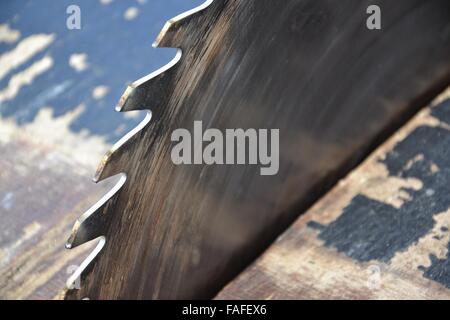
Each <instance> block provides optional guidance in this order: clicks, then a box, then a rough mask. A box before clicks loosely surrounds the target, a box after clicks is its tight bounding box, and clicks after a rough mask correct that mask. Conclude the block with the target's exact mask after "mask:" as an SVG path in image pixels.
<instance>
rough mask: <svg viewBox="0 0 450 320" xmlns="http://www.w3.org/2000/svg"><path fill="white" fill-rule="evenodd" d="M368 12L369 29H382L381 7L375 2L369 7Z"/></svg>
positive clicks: (367, 23) (367, 24)
mask: <svg viewBox="0 0 450 320" xmlns="http://www.w3.org/2000/svg"><path fill="white" fill-rule="evenodd" d="M366 13H367V14H369V17H368V18H367V20H366V26H367V29H369V30H380V29H381V8H380V7H379V6H377V5H375V4H372V5H370V6H368V7H367V10H366Z"/></svg>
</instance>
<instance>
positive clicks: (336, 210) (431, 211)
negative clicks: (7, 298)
mask: <svg viewBox="0 0 450 320" xmlns="http://www.w3.org/2000/svg"><path fill="white" fill-rule="evenodd" d="M449 152H450V90H448V91H447V92H446V93H444V94H443V95H442V96H440V97H439V98H438V99H437V100H436V101H435V103H434V104H433V106H432V107H429V108H427V109H424V110H423V111H422V112H421V113H420V114H419V115H417V116H416V117H415V118H414V119H413V120H411V121H410V122H409V123H408V124H407V125H406V126H404V127H403V128H402V129H401V130H399V131H398V132H397V133H396V134H395V135H394V136H393V137H392V138H391V139H389V140H388V141H387V142H386V143H384V144H383V145H382V146H381V147H380V148H379V149H377V150H376V151H375V152H374V153H373V154H372V155H371V156H370V157H369V158H368V159H367V160H365V161H364V163H363V164H362V165H360V166H359V167H358V168H357V169H356V170H354V171H353V172H352V173H351V174H350V175H348V176H347V177H346V178H345V179H343V180H342V181H340V183H339V184H338V185H337V186H336V187H335V188H333V190H331V191H330V192H329V193H328V194H327V195H326V196H325V197H323V198H322V199H321V200H320V201H319V202H317V203H316V204H315V205H314V206H313V207H312V208H311V209H310V210H308V211H307V212H306V213H305V214H304V215H303V216H302V217H300V218H299V219H298V220H297V221H296V222H295V223H294V224H293V225H292V226H291V227H290V228H289V229H288V230H287V231H286V232H284V233H283V234H282V235H281V236H280V237H279V238H278V240H277V241H276V242H275V243H274V244H273V245H272V246H271V247H270V248H269V249H268V250H267V251H266V252H265V253H264V254H263V255H262V256H261V257H260V258H258V260H257V261H256V262H254V263H253V264H252V265H251V266H249V267H248V268H247V269H246V270H245V271H244V272H242V273H241V274H240V275H239V276H238V277H237V278H236V279H235V280H234V281H232V282H231V283H230V284H228V285H227V287H225V288H224V289H223V290H222V291H221V292H220V293H219V295H218V296H217V297H216V298H217V299H241V298H243V299H277V298H289V299H339V298H348V299H388V298H389V299H406V298H413V299H416V298H417V299H436V298H439V299H440V298H444V299H450V254H449V248H450V242H449V241H450V233H449V228H450V153H449Z"/></svg>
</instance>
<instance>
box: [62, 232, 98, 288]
mask: <svg viewBox="0 0 450 320" xmlns="http://www.w3.org/2000/svg"><path fill="white" fill-rule="evenodd" d="M105 243H106V239H105V237H104V236H101V237H99V241H98V243H97V245H96V246H95V248H94V250H93V251H92V252H91V253H89V255H88V256H87V257H86V259H84V261H83V262H82V263H81V264H80V266H79V267H78V268H77V269H76V270H75V272H74V273H72V275H71V276H70V277H69V278H68V279H67V281H66V287H67V289H69V290H73V289H78V288H76V284H77V282H79V281H80V280H81V277H82V276H83V274H84V272H85V271H86V269H87V268H88V267H89V266H90V264H91V262H92V261H93V260H94V259H95V258H97V257H98V255H99V253H100V252H101V251H102V249H103V247H104V246H105Z"/></svg>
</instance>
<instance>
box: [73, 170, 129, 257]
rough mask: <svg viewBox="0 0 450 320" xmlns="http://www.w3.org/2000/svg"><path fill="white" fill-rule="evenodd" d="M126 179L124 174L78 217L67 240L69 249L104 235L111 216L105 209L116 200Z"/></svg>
mask: <svg viewBox="0 0 450 320" xmlns="http://www.w3.org/2000/svg"><path fill="white" fill-rule="evenodd" d="M125 181H126V176H125V175H124V174H122V176H121V177H120V179H119V181H118V182H117V183H116V184H115V185H114V187H113V188H112V189H111V190H110V191H108V193H106V194H105V195H104V196H103V197H102V198H101V199H100V200H99V201H98V202H97V203H96V204H94V205H93V206H92V207H91V208H89V209H88V210H87V211H86V212H85V213H83V214H82V215H81V216H80V217H79V218H78V220H77V221H76V222H75V224H74V226H73V228H72V232H71V234H70V236H69V239H68V240H67V242H66V248H67V249H72V248H75V247H77V246H79V245H81V244H83V243H86V242H89V241H91V240H94V239H96V238H98V237H101V236H103V235H104V230H105V227H106V225H107V219H108V218H109V217H108V216H106V215H105V214H104V211H105V209H106V207H107V206H108V205H109V204H111V202H112V201H114V199H115V197H116V196H117V194H118V191H119V190H120V189H121V188H122V186H123V185H124V183H125Z"/></svg>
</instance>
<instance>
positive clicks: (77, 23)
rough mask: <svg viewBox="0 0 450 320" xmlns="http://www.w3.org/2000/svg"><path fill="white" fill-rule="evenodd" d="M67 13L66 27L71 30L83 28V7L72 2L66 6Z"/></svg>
mask: <svg viewBox="0 0 450 320" xmlns="http://www.w3.org/2000/svg"><path fill="white" fill-rule="evenodd" d="M66 13H67V14H68V15H69V16H68V17H67V19H66V27H67V29H69V30H74V29H76V30H79V29H81V9H80V7H79V6H77V5H75V4H71V5H70V6H68V7H67V8H66Z"/></svg>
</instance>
